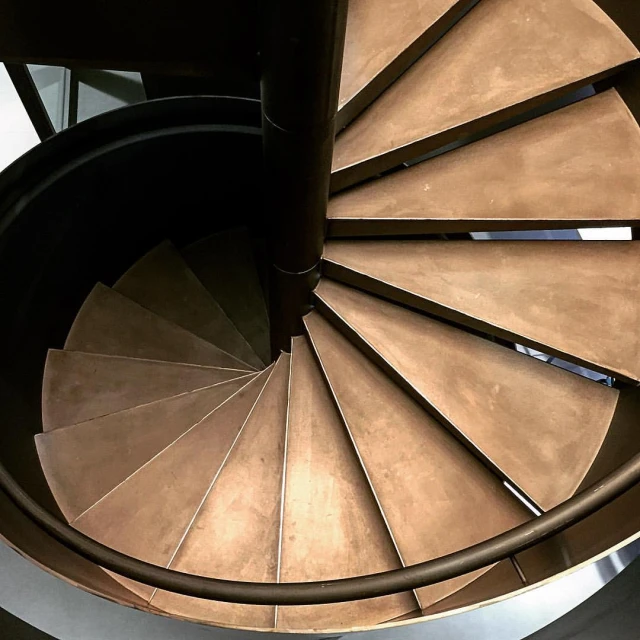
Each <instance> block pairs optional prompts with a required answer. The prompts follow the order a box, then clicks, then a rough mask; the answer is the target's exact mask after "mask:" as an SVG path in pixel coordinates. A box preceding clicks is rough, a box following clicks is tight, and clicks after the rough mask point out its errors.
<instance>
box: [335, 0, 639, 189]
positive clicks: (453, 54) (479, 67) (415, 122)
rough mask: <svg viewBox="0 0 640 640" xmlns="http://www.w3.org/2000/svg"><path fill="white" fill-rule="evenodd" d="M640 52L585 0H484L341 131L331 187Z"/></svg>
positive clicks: (484, 124) (588, 79)
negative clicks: (541, 0)
mask: <svg viewBox="0 0 640 640" xmlns="http://www.w3.org/2000/svg"><path fill="white" fill-rule="evenodd" d="M587 42H588V43H589V45H588V46H587V45H586V43H587ZM639 55H640V54H638V51H637V50H636V48H635V47H634V46H633V45H632V44H631V42H630V41H629V40H628V39H627V37H626V36H625V35H624V34H623V33H622V31H620V29H619V28H618V27H617V26H616V25H615V24H614V23H613V22H612V21H611V20H610V19H609V18H608V17H607V15H606V14H605V13H604V12H603V11H602V10H601V9H600V8H599V7H598V6H597V5H596V4H595V3H594V2H593V1H592V0H547V1H546V2H540V1H539V0H482V1H481V2H480V3H479V4H478V5H477V6H476V7H475V8H474V9H473V10H472V11H471V12H470V13H469V14H468V15H466V16H465V17H464V18H462V20H461V21H460V22H459V23H458V24H457V25H456V26H455V27H453V29H451V31H449V32H448V33H447V34H446V36H445V37H443V38H442V39H441V40H440V41H439V42H438V43H437V44H436V45H435V46H434V47H432V48H431V49H430V50H429V51H428V52H427V53H426V54H425V55H424V56H423V57H422V58H421V59H420V60H419V61H418V62H416V63H415V64H414V65H413V66H412V67H411V68H410V69H409V70H408V71H407V72H406V73H405V74H404V75H403V76H402V77H401V78H400V79H399V80H398V81H397V82H396V83H395V84H393V85H392V86H391V87H390V88H389V89H387V91H385V92H384V93H383V94H382V95H381V96H380V97H379V98H378V99H377V100H376V101H375V103H374V104H373V105H372V106H371V107H369V109H367V111H366V112H365V113H363V114H362V115H361V116H360V117H359V118H358V119H357V120H356V121H354V122H353V123H352V124H351V125H350V126H349V127H348V128H347V129H346V130H345V131H344V132H343V133H341V134H340V135H339V136H338V138H337V140H336V146H335V151H334V162H333V171H334V174H333V180H332V182H333V188H334V189H340V188H343V187H345V186H348V185H349V184H353V183H354V182H357V181H359V180H363V179H365V178H367V177H370V176H373V175H375V174H376V173H379V172H381V171H384V170H386V169H390V168H391V167H394V166H398V165H400V164H401V163H402V162H404V161H406V160H410V159H412V158H417V157H419V156H420V155H422V154H424V153H427V152H428V151H432V150H433V149H437V148H438V147H442V146H444V145H446V144H449V143H451V142H454V141H455V140H459V139H463V138H465V137H466V136H468V135H470V134H472V133H475V132H477V131H480V130H482V129H486V128H488V127H490V126H492V125H494V124H497V123H499V122H502V121H504V120H506V119H507V118H509V117H511V116H514V115H519V114H522V113H525V112H526V111H527V110H529V109H531V108H532V107H534V106H536V105H537V104H540V103H542V102H543V101H547V100H551V99H553V98H557V97H559V96H561V95H563V94H566V93H568V92H570V91H572V90H574V89H575V88H577V87H579V86H586V85H588V84H591V83H592V82H593V81H594V80H595V79H598V78H601V77H603V76H604V75H606V74H608V73H610V72H611V71H612V70H616V69H617V68H618V67H619V66H620V65H624V64H625V63H628V62H630V61H632V60H635V59H637V58H638V56H639Z"/></svg>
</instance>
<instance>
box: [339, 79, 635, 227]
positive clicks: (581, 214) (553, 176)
mask: <svg viewBox="0 0 640 640" xmlns="http://www.w3.org/2000/svg"><path fill="white" fill-rule="evenodd" d="M638 165H640V128H638V124H637V123H636V121H635V119H634V118H633V116H632V115H631V113H630V112H629V109H628V108H627V106H626V105H625V103H624V102H623V100H622V99H621V98H620V96H619V95H618V93H617V92H616V91H615V90H614V89H611V90H610V91H607V92H605V93H602V94H599V95H596V96H594V97H592V98H589V99H587V100H583V101H582V102H579V103H577V104H574V105H571V106H569V107H565V108H564V109H560V110H558V111H556V112H554V113H551V114H549V115H545V116H541V117H540V118H537V119H535V120H531V121H529V122H527V123H525V124H522V125H520V126H517V127H514V128H513V129H509V130H507V131H504V132H502V133H499V134H497V135H494V136H491V137H490V138H486V139H484V140H481V141H480V142H476V143H474V144H471V145H468V146H466V147H462V148H460V149H456V150H455V151H451V152H450V153H446V154H444V155H442V156H438V157H436V158H433V159H431V160H427V161H426V162H423V163H421V164H418V165H416V166H414V167H411V168H410V169H406V170H403V171H399V172H397V173H394V174H392V175H390V176H388V177H385V178H380V179H379V180H375V181H373V182H370V183H367V184H364V185H362V186H358V187H355V188H353V189H351V190H349V191H345V192H342V193H340V194H337V195H335V196H334V197H333V198H331V200H330V202H329V210H328V213H327V216H328V219H329V234H330V235H373V234H385V235H388V234H407V233H447V232H449V233H450V232H459V231H492V230H521V229H536V228H537V229H552V228H567V227H576V226H578V227H580V228H582V227H590V226H611V227H612V226H633V225H637V224H638V220H639V219H640V176H639V175H638V171H637V167H638Z"/></svg>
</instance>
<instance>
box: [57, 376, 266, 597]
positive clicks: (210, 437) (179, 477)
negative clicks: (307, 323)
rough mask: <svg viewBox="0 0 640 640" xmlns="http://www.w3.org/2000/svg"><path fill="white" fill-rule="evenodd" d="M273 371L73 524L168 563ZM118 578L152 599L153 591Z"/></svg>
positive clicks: (98, 537)
mask: <svg viewBox="0 0 640 640" xmlns="http://www.w3.org/2000/svg"><path fill="white" fill-rule="evenodd" d="M271 370H272V369H271V367H270V368H268V369H265V371H263V372H262V373H260V374H258V376H256V377H255V378H253V380H252V381H251V382H249V383H248V384H247V385H245V386H244V387H242V388H241V389H240V390H239V391H237V392H236V393H235V394H234V395H232V396H230V397H229V398H228V399H227V400H226V401H225V402H224V403H223V404H221V405H219V406H217V407H216V406H215V405H214V406H212V407H211V409H212V413H210V414H209V415H208V416H207V417H206V418H205V419H204V420H201V421H200V422H199V423H198V424H197V425H195V426H194V427H193V428H192V429H190V430H189V431H187V432H185V433H184V434H183V435H182V437H180V438H179V439H178V440H177V441H175V442H174V443H173V444H172V445H171V446H170V447H168V448H166V449H165V450H164V451H162V453H160V455H157V456H155V457H154V458H153V459H152V460H150V461H149V462H148V463H147V464H145V465H144V466H142V467H140V468H139V469H138V470H137V471H136V472H135V473H134V474H133V475H131V476H130V477H129V478H128V479H127V480H126V482H123V483H122V484H120V485H119V486H118V487H117V488H116V489H114V490H113V491H111V492H110V493H108V494H107V495H106V496H105V497H104V498H102V500H100V501H99V502H97V503H96V504H95V505H94V506H93V507H92V508H91V509H89V510H88V511H85V512H84V513H83V514H82V515H81V516H80V517H79V518H77V519H76V520H74V521H73V522H72V524H73V526H74V527H75V528H76V529H78V530H80V531H82V532H83V533H85V534H86V535H88V536H90V537H92V538H93V539H94V540H97V541H98V542H101V543H102V544H104V545H106V546H108V547H111V548H112V549H116V550H117V551H120V552H122V553H125V554H127V555H130V556H133V557H135V558H138V559H140V560H144V561H146V562H150V563H153V564H157V565H159V566H163V567H166V566H168V565H169V564H170V562H171V560H172V559H173V555H174V553H175V552H176V550H177V549H178V547H179V545H180V543H181V541H182V540H183V538H184V536H185V535H186V533H187V531H188V530H189V527H190V525H191V522H192V519H193V517H194V516H195V514H196V513H197V511H198V509H199V507H200V505H201V503H202V501H203V500H204V498H205V497H206V495H207V493H208V491H209V489H210V487H211V485H212V483H213V481H214V480H215V478H216V476H217V474H218V472H219V470H220V468H221V467H222V464H223V463H224V460H225V459H226V457H227V454H228V453H229V451H230V449H231V447H232V445H233V443H234V441H235V439H236V438H237V436H238V434H239V433H240V431H241V429H242V426H243V425H244V424H245V422H246V419H247V417H248V416H249V414H250V413H251V410H252V408H253V406H254V404H255V402H256V400H257V398H258V396H259V395H260V392H261V391H262V389H263V387H264V385H265V383H266V381H267V379H268V377H269V374H270V373H271ZM226 384H229V383H226ZM54 433H55V432H54ZM100 471H101V470H100V469H95V471H94V473H96V474H99V473H100ZM114 577H115V578H116V579H117V580H119V581H122V582H123V583H124V584H125V585H126V586H128V587H129V588H130V589H131V590H133V591H134V592H136V593H138V594H139V595H142V596H144V597H146V598H147V599H149V598H150V597H151V595H152V593H153V591H154V590H153V588H151V587H148V586H146V585H135V584H134V583H131V582H130V581H128V580H126V579H124V578H120V577H119V576H114Z"/></svg>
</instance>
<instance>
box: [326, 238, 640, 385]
mask: <svg viewBox="0 0 640 640" xmlns="http://www.w3.org/2000/svg"><path fill="white" fill-rule="evenodd" d="M324 258H325V265H324V269H325V271H326V273H327V274H328V275H330V276H335V277H336V278H337V279H339V280H343V281H345V282H348V283H357V284H358V286H362V287H363V288H365V289H368V290H369V291H372V292H373V293H378V294H381V295H384V296H385V297H388V298H391V299H394V300H397V301H399V302H402V303H406V304H409V305H411V306H414V307H416V308H419V309H422V310H424V311H428V312H433V313H435V314H437V315H440V316H442V317H444V318H447V319H450V320H454V321H456V322H460V323H462V324H466V325H469V326H472V327H475V328H478V329H480V330H482V331H486V332H488V333H490V334H494V335H497V336H499V337H503V338H505V339H507V340H513V341H514V342H517V343H519V344H524V345H527V346H531V347H535V348H539V349H540V350H541V351H543V352H544V353H548V354H550V355H555V356H560V357H562V358H564V359H565V360H570V361H573V362H576V363H577V364H580V365H583V366H586V367H588V368H589V369H593V370H596V371H601V372H603V373H606V374H611V375H613V376H614V377H617V378H621V379H624V380H627V381H629V380H631V381H638V380H640V337H639V335H638V333H637V332H636V331H635V327H637V326H638V322H639V321H640V269H639V268H638V267H639V266H640V244H639V243H637V242H615V241H614V242H612V241H609V242H607V241H601V242H595V241H594V242H580V241H577V242H561V241H552V242H536V241H490V242H469V241H466V242H465V241H458V242H456V241H449V242H437V241H436V242H428V241H415V240H380V241H369V240H358V241H346V240H333V241H330V242H329V243H327V245H326V246H325V254H324Z"/></svg>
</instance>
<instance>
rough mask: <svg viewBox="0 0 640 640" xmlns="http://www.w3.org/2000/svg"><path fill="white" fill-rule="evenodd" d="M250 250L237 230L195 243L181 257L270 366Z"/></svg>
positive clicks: (266, 321)
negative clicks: (240, 292)
mask: <svg viewBox="0 0 640 640" xmlns="http://www.w3.org/2000/svg"><path fill="white" fill-rule="evenodd" d="M254 250H255V246H254V245H252V240H251V236H250V235H249V233H248V232H247V230H246V229H244V228H238V229H229V230H226V231H221V232H220V233H216V234H214V235H211V236H209V237H207V238H204V239H202V240H199V241H198V242H195V243H194V244H191V245H189V246H188V247H185V248H183V249H182V250H181V254H182V257H183V258H184V259H185V261H186V262H187V264H188V265H189V267H190V268H191V270H192V271H193V272H194V273H195V274H196V276H197V277H198V279H199V280H200V282H202V284H203V285H204V286H205V287H206V288H207V291H209V293H210V294H211V295H212V296H213V297H214V298H215V300H216V301H217V302H218V304H219V305H220V306H221V307H222V308H223V309H224V311H225V313H226V314H227V316H229V318H230V319H231V321H232V322H233V323H234V325H235V326H236V327H238V330H239V331H240V332H241V333H242V335H243V336H244V337H245V338H246V339H247V342H249V344H250V345H251V346H252V348H253V350H254V351H255V352H256V353H257V354H258V356H260V358H261V359H262V360H263V362H265V363H270V362H271V346H270V342H269V314H268V313H267V306H266V303H265V297H264V292H263V290H262V286H261V284H260V277H259V273H258V268H257V265H256V256H254ZM238 291H242V292H243V294H242V295H241V296H239V295H238Z"/></svg>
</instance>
